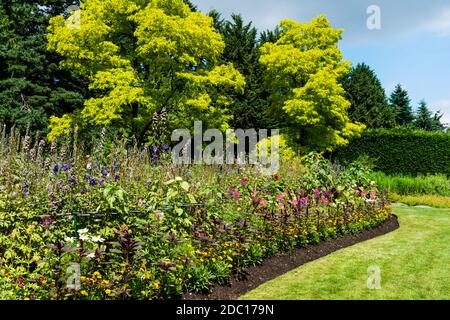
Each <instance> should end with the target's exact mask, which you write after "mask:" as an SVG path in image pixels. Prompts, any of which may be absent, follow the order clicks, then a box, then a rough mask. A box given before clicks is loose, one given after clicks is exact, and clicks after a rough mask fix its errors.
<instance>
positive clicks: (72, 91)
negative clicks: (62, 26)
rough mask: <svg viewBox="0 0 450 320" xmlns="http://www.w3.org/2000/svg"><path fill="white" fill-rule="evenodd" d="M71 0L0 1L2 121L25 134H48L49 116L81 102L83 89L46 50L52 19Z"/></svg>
mask: <svg viewBox="0 0 450 320" xmlns="http://www.w3.org/2000/svg"><path fill="white" fill-rule="evenodd" d="M72 4H73V3H72V1H61V0H60V1H57V0H53V1H43V0H40V1H12V0H0V121H2V122H4V123H5V124H6V125H7V126H12V125H15V126H16V127H17V128H19V129H21V130H22V131H24V130H25V129H26V128H27V127H30V129H31V130H32V131H46V130H47V129H46V128H47V125H48V118H49V116H51V115H62V114H64V113H66V112H71V111H73V110H74V109H75V108H78V107H81V106H82V104H83V95H82V93H83V92H84V88H85V86H84V85H83V83H82V82H81V81H80V80H78V79H76V78H75V77H74V76H73V75H72V73H71V72H70V71H62V70H61V69H60V68H59V67H58V62H59V58H58V57H57V56H56V55H55V54H53V53H50V52H48V51H47V49H46V47H47V41H46V30H47V26H48V22H49V19H50V18H51V17H52V16H55V15H59V14H61V13H64V12H65V10H66V9H67V8H68V7H69V6H70V5H72Z"/></svg>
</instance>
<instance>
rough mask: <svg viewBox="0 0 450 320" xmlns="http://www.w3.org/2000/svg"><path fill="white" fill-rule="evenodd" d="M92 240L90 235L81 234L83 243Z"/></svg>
mask: <svg viewBox="0 0 450 320" xmlns="http://www.w3.org/2000/svg"><path fill="white" fill-rule="evenodd" d="M90 239H91V237H90V236H89V235H88V234H84V233H82V234H80V240H81V241H89V240H90Z"/></svg>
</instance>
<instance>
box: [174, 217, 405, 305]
mask: <svg viewBox="0 0 450 320" xmlns="http://www.w3.org/2000/svg"><path fill="white" fill-rule="evenodd" d="M399 227H400V225H399V223H398V217H397V216H396V215H394V214H392V215H391V217H389V218H388V219H387V220H386V221H383V222H382V223H381V224H379V225H378V226H377V227H375V228H373V229H370V230H364V231H363V232H361V233H358V234H356V235H346V236H342V237H340V238H337V239H334V240H329V241H323V242H320V243H319V244H315V245H308V246H305V247H301V248H297V249H295V250H294V251H292V252H291V253H289V254H280V255H276V256H274V257H272V258H269V259H267V260H265V261H264V262H263V263H262V264H261V265H258V266H253V267H249V268H248V269H247V272H248V276H247V278H246V279H245V280H241V281H240V280H239V279H236V278H233V279H232V280H231V281H230V284H229V285H225V286H216V287H214V288H212V289H211V292H210V293H209V294H191V293H185V294H183V296H182V297H181V299H182V300H235V299H237V298H238V297H240V296H242V295H243V294H246V293H247V292H249V291H251V290H253V289H255V288H257V287H258V286H260V285H261V284H263V283H264V282H267V281H270V280H272V279H275V278H276V277H278V276H281V275H283V274H285V273H286V272H289V271H291V270H294V269H296V268H298V267H300V266H301V265H303V264H305V263H308V262H311V261H314V260H317V259H319V258H322V257H324V256H327V255H329V254H331V253H333V252H336V251H338V250H340V249H343V248H347V247H350V246H353V245H355V244H357V243H360V242H364V241H366V240H370V239H373V238H376V237H379V236H382V235H385V234H388V233H390V232H392V231H394V230H397V229H398V228H399Z"/></svg>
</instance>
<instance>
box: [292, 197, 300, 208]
mask: <svg viewBox="0 0 450 320" xmlns="http://www.w3.org/2000/svg"><path fill="white" fill-rule="evenodd" d="M291 203H292V204H293V205H294V206H298V205H299V203H300V201H298V199H297V198H294V199H292V201H291Z"/></svg>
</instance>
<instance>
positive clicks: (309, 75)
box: [260, 16, 364, 151]
mask: <svg viewBox="0 0 450 320" xmlns="http://www.w3.org/2000/svg"><path fill="white" fill-rule="evenodd" d="M280 27H281V30H282V32H281V35H280V37H279V39H278V40H277V41H276V42H275V43H271V42H268V43H265V44H264V45H263V46H262V47H261V58H260V63H261V64H262V65H263V66H264V67H265V73H266V75H265V76H266V78H267V84H268V88H269V90H270V93H271V94H270V100H271V105H272V114H273V115H274V116H277V117H278V118H279V122H280V123H282V125H283V127H284V128H285V134H286V136H287V138H289V140H290V141H293V142H295V145H297V144H298V145H300V146H301V147H302V150H305V151H307V150H318V151H325V150H332V149H333V148H335V147H336V146H338V145H342V144H346V143H348V138H350V137H352V136H354V135H358V134H360V133H361V131H362V130H363V129H364V125H361V124H357V123H352V122H351V121H350V119H349V116H348V113H347V110H348V108H349V107H350V103H349V102H348V101H347V100H346V99H345V97H344V95H345V92H344V89H343V88H342V86H341V85H340V83H339V80H340V79H341V78H342V77H343V76H344V75H346V74H347V73H348V71H349V67H350V63H349V62H346V61H344V60H343V55H342V53H341V51H340V50H339V47H338V41H339V40H340V39H341V34H342V30H339V29H334V28H333V27H332V26H331V25H330V23H329V21H328V20H327V19H326V17H324V16H318V17H317V18H315V19H313V20H312V21H311V22H310V23H298V22H295V21H292V20H283V21H281V23H280Z"/></svg>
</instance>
